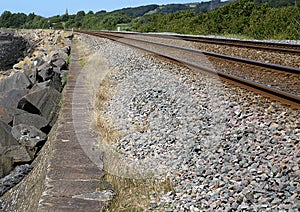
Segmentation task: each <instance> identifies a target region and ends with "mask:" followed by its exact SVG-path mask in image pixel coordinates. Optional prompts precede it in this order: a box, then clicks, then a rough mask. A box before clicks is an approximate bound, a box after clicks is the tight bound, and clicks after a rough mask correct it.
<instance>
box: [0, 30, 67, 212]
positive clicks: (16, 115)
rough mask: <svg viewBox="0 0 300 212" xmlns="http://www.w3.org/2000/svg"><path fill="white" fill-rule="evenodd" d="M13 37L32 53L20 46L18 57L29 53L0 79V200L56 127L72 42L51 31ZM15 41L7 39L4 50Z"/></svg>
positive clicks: (20, 33)
mask: <svg viewBox="0 0 300 212" xmlns="http://www.w3.org/2000/svg"><path fill="white" fill-rule="evenodd" d="M14 36H15V37H18V38H20V40H23V41H24V40H27V41H28V42H27V44H26V42H24V43H25V45H27V47H28V43H31V49H28V48H27V49H26V51H25V49H23V47H22V48H21V51H23V52H22V54H24V51H25V52H27V53H29V54H28V55H27V56H25V57H23V59H21V60H20V58H19V62H18V63H15V64H14V65H12V66H11V69H9V70H6V71H5V74H4V75H2V79H1V80H0V178H2V179H0V196H1V195H3V194H4V193H5V192H6V191H7V190H8V189H10V188H11V187H12V186H14V185H15V184H16V183H18V182H19V181H20V180H21V179H22V178H23V177H24V176H25V175H26V174H27V173H28V172H29V171H30V170H31V169H32V167H33V166H32V164H31V163H32V161H33V160H34V159H35V158H36V157H37V155H38V153H39V150H40V149H41V147H42V146H43V145H44V144H45V142H46V140H47V139H48V136H49V135H48V134H49V132H50V130H51V129H52V127H53V126H54V124H55V121H56V119H57V117H58V111H59V107H60V103H61V92H62V90H63V87H64V84H65V82H66V76H67V73H68V61H69V55H70V39H71V38H72V34H68V33H65V32H63V31H52V30H47V31H42V30H34V31H33V30H28V31H26V30H23V31H18V32H16V33H15V35H14ZM0 38H1V34H0ZM0 40H1V39H0ZM0 42H1V41H0ZM18 42H19V41H15V40H14V39H12V41H11V42H10V44H9V45H12V44H15V45H17V44H18ZM33 44H34V45H33ZM13 48H14V47H13ZM19 50H20V49H19ZM22 54H20V55H19V54H16V55H17V57H19V56H21V55H22ZM2 56H3V55H2ZM6 56H8V55H6ZM1 61H5V60H2V59H1ZM5 64H7V65H9V64H10V63H9V62H7V63H5ZM6 68H7V67H6ZM0 208H1V207H0Z"/></svg>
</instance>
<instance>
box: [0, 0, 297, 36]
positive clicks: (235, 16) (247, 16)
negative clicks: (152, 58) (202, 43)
mask: <svg viewBox="0 0 300 212" xmlns="http://www.w3.org/2000/svg"><path fill="white" fill-rule="evenodd" d="M296 3H297V2H296V1H295V0H236V1H225V2H221V1H220V0H212V1H209V2H201V3H190V4H168V5H162V6H159V5H155V4H153V5H147V6H141V7H136V8H125V9H120V10H116V11H113V12H106V11H104V10H103V11H98V12H96V13H94V12H92V11H90V12H88V13H85V12H84V11H79V12H77V13H76V14H73V15H69V14H68V13H67V12H66V14H64V15H57V16H53V17H49V18H44V17H41V16H38V15H35V14H34V13H30V14H29V15H26V14H24V13H11V12H9V11H4V12H3V13H2V15H1V16H0V28H1V27H3V28H17V29H19V28H44V29H45V28H50V27H52V28H55V29H71V28H75V29H78V28H80V29H95V30H116V29H117V27H120V28H121V29H122V30H131V31H138V32H175V33H184V34H202V35H208V34H217V35H240V36H246V37H250V38H256V39H300V2H298V3H297V5H295V4H296Z"/></svg>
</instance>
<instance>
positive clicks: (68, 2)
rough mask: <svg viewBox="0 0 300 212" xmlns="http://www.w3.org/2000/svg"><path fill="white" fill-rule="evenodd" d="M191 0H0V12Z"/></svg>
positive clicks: (51, 12)
mask: <svg viewBox="0 0 300 212" xmlns="http://www.w3.org/2000/svg"><path fill="white" fill-rule="evenodd" d="M191 2H196V1H193V0H161V1H159V0H157V1H155V0H131V1H128V0H127V1H126V0H106V1H105V0H103V1H93V0H48V1H43V0H25V1H24V0H0V14H2V13H3V12H4V11H5V10H8V11H10V12H12V13H17V12H23V13H25V14H28V13H31V12H34V13H35V14H36V15H41V16H44V17H50V16H54V15H62V14H64V13H65V11H66V8H68V11H69V14H75V13H77V12H78V11H80V10H83V11H85V12H88V11H90V10H91V11H94V12H97V11H100V10H106V11H113V10H116V9H121V8H126V7H136V6H142V5H148V4H158V5H162V4H170V3H191Z"/></svg>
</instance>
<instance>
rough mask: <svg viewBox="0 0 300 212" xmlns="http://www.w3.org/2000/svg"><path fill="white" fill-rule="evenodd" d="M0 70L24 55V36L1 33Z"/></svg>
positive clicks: (6, 68)
mask: <svg viewBox="0 0 300 212" xmlns="http://www.w3.org/2000/svg"><path fill="white" fill-rule="evenodd" d="M1 34H2V35H1V39H0V61H1V62H0V70H4V71H5V70H8V69H10V68H11V67H12V66H13V65H14V64H15V63H16V62H17V61H18V60H19V59H20V58H22V57H24V52H25V51H26V48H27V42H26V40H25V39H24V38H21V37H14V36H13V34H12V33H5V34H3V33H1Z"/></svg>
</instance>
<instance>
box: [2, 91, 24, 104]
mask: <svg viewBox="0 0 300 212" xmlns="http://www.w3.org/2000/svg"><path fill="white" fill-rule="evenodd" d="M27 94H28V90H25V89H11V90H9V91H6V92H1V93H0V105H3V106H5V107H10V108H17V106H18V102H19V101H20V99H21V98H22V97H23V96H25V95H27Z"/></svg>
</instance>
